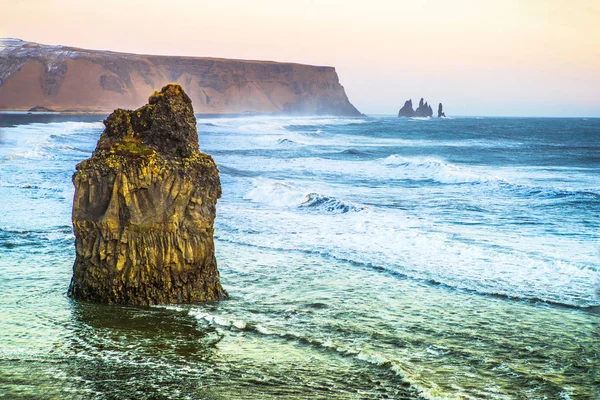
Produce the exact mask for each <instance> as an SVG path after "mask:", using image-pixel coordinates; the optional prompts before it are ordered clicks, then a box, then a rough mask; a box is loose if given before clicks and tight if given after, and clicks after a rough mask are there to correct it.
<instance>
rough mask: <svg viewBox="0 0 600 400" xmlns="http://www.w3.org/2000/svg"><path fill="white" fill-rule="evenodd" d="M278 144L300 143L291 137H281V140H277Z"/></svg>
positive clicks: (290, 144) (292, 144)
mask: <svg viewBox="0 0 600 400" xmlns="http://www.w3.org/2000/svg"><path fill="white" fill-rule="evenodd" d="M277 144H280V145H283V146H296V145H298V143H296V142H294V141H293V140H291V139H287V138H281V139H279V140H277Z"/></svg>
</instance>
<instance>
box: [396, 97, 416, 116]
mask: <svg viewBox="0 0 600 400" xmlns="http://www.w3.org/2000/svg"><path fill="white" fill-rule="evenodd" d="M398 116H399V117H414V116H415V110H413V105H412V100H406V101H405V102H404V105H403V106H402V108H401V109H400V111H398Z"/></svg>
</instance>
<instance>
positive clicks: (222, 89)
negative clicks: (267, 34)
mask: <svg viewBox="0 0 600 400" xmlns="http://www.w3.org/2000/svg"><path fill="white" fill-rule="evenodd" d="M169 82H178V83H179V84H181V86H182V87H183V88H184V90H185V91H186V92H187V93H188V95H189V96H190V98H191V99H192V101H193V103H194V107H195V111H196V112H197V113H203V114H226V113H228V114H232V113H233V114H238V113H288V114H330V115H350V116H351V115H360V113H359V112H358V110H357V109H356V108H355V107H354V106H353V105H352V104H350V102H349V101H348V97H347V96H346V93H345V92H344V88H343V87H342V86H341V85H340V83H339V79H338V76H337V73H336V72H335V69H334V68H332V67H317V66H311V65H302V64H292V63H277V62H268V61H242V60H227V59H217V58H197V57H166V56H152V55H137V54H125V53H115V52H110V51H97V50H85V49H78V48H73V47H65V46H48V45H42V44H38V43H31V42H25V41H21V40H18V39H0V110H29V109H31V108H33V107H45V108H47V109H51V110H54V111H63V112H64V111H70V112H98V113H102V112H106V113H108V112H110V111H112V110H114V109H115V108H136V107H139V106H141V105H143V104H144V103H145V101H146V96H147V93H152V91H154V90H156V89H159V88H161V87H162V86H163V85H165V84H167V83H169Z"/></svg>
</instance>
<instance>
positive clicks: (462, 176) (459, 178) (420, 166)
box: [381, 154, 501, 183]
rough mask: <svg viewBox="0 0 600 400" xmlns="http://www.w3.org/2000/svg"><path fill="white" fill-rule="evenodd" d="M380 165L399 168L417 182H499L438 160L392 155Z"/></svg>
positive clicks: (498, 179) (494, 178)
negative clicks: (428, 180) (429, 180)
mask: <svg viewBox="0 0 600 400" xmlns="http://www.w3.org/2000/svg"><path fill="white" fill-rule="evenodd" d="M381 163H382V164H383V165H385V166H387V167H390V168H400V169H402V170H403V172H404V173H405V175H408V176H409V177H411V179H417V180H427V179H431V180H434V181H437V182H440V183H483V182H490V181H501V179H500V178H498V177H494V176H489V175H486V174H482V173H477V172H475V171H473V170H470V169H468V168H466V167H461V166H458V165H456V164H451V163H448V162H446V161H444V160H441V159H438V158H431V157H416V158H408V157H402V156H399V155H395V154H394V155H391V156H389V157H386V158H385V159H383V160H381Z"/></svg>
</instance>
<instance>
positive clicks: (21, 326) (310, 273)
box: [0, 115, 600, 399]
mask: <svg viewBox="0 0 600 400" xmlns="http://www.w3.org/2000/svg"><path fill="white" fill-rule="evenodd" d="M0 118H2V119H0V126H2V128H0V129H1V131H0V293H2V295H1V296H0V397H4V398H8V399H13V398H17V399H19V398H42V399H62V398H75V399H79V398H80V399H88V398H97V399H119V398H172V399H180V398H191V399H238V398H243V399H280V398H297V399H313V398H321V399H335V398H337V399H382V398H390V399H402V398H407V399H413V398H439V399H599V398H600V389H599V388H600V293H599V290H600V189H599V188H600V174H599V172H600V120H598V119H589V120H585V119H533V118H528V119H516V118H455V119H445V120H438V119H430V120H422V119H398V118H392V117H364V118H351V119H343V118H316V117H315V118H284V117H249V118H201V119H199V120H198V130H199V135H200V147H201V148H202V149H203V151H206V152H208V153H210V154H212V155H213V157H214V158H215V160H216V161H217V163H218V165H219V168H220V171H221V180H222V185H223V198H222V199H221V200H220V202H219V205H218V218H217V221H216V224H215V228H216V233H215V243H216V248H217V259H218V262H219V269H220V271H221V277H222V283H223V285H224V286H225V288H226V289H227V290H228V292H229V293H230V295H231V299H230V300H228V301H225V302H221V303H217V304H202V305H182V306H167V307H153V308H136V307H119V306H105V305H95V304H89V303H81V302H74V301H71V300H70V299H68V298H67V297H66V289H67V286H68V284H69V280H70V277H71V268H72V263H73V260H74V244H73V241H74V240H73V235H72V230H71V225H70V210H71V200H72V195H73V187H72V183H71V175H72V173H73V171H74V166H75V165H76V164H77V162H79V161H81V160H83V159H85V158H87V157H89V155H90V154H91V151H92V150H93V148H94V147H95V143H96V140H97V139H98V137H99V134H100V132H101V131H102V123H101V122H99V121H98V118H97V117H94V116H80V117H76V116H69V117H65V116H29V115H16V116H10V115H2V116H0Z"/></svg>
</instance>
